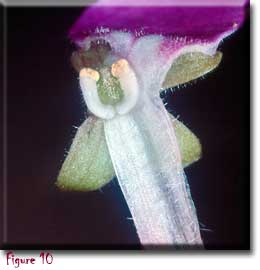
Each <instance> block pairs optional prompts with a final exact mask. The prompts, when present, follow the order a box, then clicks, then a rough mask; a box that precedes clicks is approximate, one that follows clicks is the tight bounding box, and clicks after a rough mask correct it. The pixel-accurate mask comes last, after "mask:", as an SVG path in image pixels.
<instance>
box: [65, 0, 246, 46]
mask: <svg viewBox="0 0 260 270" xmlns="http://www.w3.org/2000/svg"><path fill="white" fill-rule="evenodd" d="M130 3H131V4H130ZM191 3H192V5H193V6H191ZM199 3H201V6H198V4H199ZM235 4H236V5H235ZM245 4H246V0H236V1H235V0H227V1H224V0H214V1H206V0H200V1H198V0H197V1H196V0H195V1H191V0H184V1H181V0H177V1H176V0H175V1H170V0H152V1H146V0H141V1H140V0H138V1H136V0H135V1H122V0H114V1H113V0H112V1H111V0H110V1H108V0H103V1H99V2H98V3H97V4H95V5H93V6H91V7H88V8H86V9H85V11H84V12H83V13H82V15H81V16H80V17H79V19H78V20H77V21H76V23H75V24H74V25H73V26H72V28H71V29H70V31H69V36H70V38H71V39H72V40H73V41H74V42H76V43H77V42H79V41H81V40H83V39H84V38H85V37H87V36H89V35H94V34H97V33H100V32H101V33H102V32H111V31H122V30H123V31H127V32H131V33H134V34H135V36H139V35H150V34H162V35H164V36H173V37H174V36H178V37H185V38H192V39H195V38H196V39H199V40H203V41H205V42H213V41H216V40H219V39H223V38H224V37H225V36H227V35H229V34H230V33H232V32H233V31H234V30H236V29H237V28H238V27H239V26H240V25H241V23H242V22H243V19H244V11H245V8H244V6H245ZM180 5H182V6H180Z"/></svg>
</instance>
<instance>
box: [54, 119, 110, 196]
mask: <svg viewBox="0 0 260 270" xmlns="http://www.w3.org/2000/svg"><path fill="white" fill-rule="evenodd" d="M114 175H115V173H114V169H113V165H112V162H111V158H110V155H109V152H108V148H107V144H106V140H105V136H104V124H103V120H101V119H97V118H96V117H94V116H90V117H88V118H87V120H85V121H84V123H83V124H82V125H81V126H80V127H79V128H78V131H77V134H76V136H75V138H74V140H73V142H72V145H71V148H70V151H69V153H68V155H67V157H66V159H65V161H64V163H63V165H62V168H61V170H60V173H59V176H58V179H57V182H56V184H57V186H58V187H59V188H60V189H63V190H74V191H91V190H96V189H99V188H101V187H102V186H104V185H105V184H107V183H108V182H109V181H110V180H111V179H112V178H113V176H114Z"/></svg>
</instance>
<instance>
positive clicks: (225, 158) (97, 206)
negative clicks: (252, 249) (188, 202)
mask: <svg viewBox="0 0 260 270" xmlns="http://www.w3.org/2000/svg"><path fill="white" fill-rule="evenodd" d="M81 11H82V9H81V8H8V55H7V56H8V66H7V71H8V78H7V81H8V88H7V90H8V96H7V98H8V103H7V106H8V118H7V120H8V152H7V154H8V159H7V161H8V167H7V169H8V178H7V183H8V186H7V187H8V201H7V206H8V208H7V209H8V219H7V222H8V235H7V242H6V243H5V245H4V247H5V248H41V249H42V248H52V249H54V248H90V249H100V248H102V249H104V248H105V249H106V248H107V249H113V248H123V249H124V248H133V249H139V248H141V247H140V246H139V241H138V237H137V235H136V232H135V227H134V225H133V222H132V221H131V220H128V219H127V217H130V213H129V210H128V208H127V205H126V203H125V200H124V198H123V196H122V194H121V191H120V188H119V186H118V184H117V181H116V179H114V180H113V181H112V182H111V183H110V184H108V185H107V186H106V187H104V188H103V189H102V191H97V192H91V193H74V192H60V191H59V190H57V189H56V187H55V185H54V182H55V179H56V177H57V174H58V171H59V169H60V167H61V165H62V162H63V159H64V154H65V149H66V150H68V149H69V146H70V143H71V141H72V138H73V137H74V134H75V132H76V129H75V128H74V127H73V126H79V125H80V124H81V123H82V121H83V120H84V119H85V114H86V108H85V105H84V103H83V100H82V98H81V95H80V90H79V86H78V81H77V74H76V73H75V72H74V70H73V69H72V67H71V65H70V55H71V52H72V46H71V44H70V42H69V40H68V39H67V30H68V29H69V27H70V26H71V25H72V23H73V22H74V21H75V19H76V18H77V17H78V16H79V14H80V13H81ZM249 28H250V27H249V21H247V22H246V24H245V25H244V27H243V28H242V29H240V30H239V31H238V32H236V33H235V34H234V35H232V36H231V37H229V38H227V39H226V40H225V42H224V43H223V44H222V45H221V46H220V50H221V51H222V52H223V53H224V56H223V61H222V63H221V65H220V66H219V67H218V69H217V70H216V71H214V72H213V73H211V74H209V75H207V76H206V79H203V80H198V81H196V82H194V83H192V84H189V85H187V86H186V87H182V88H181V89H180V90H176V91H175V92H174V93H173V94H172V93H169V94H167V95H166V97H165V98H166V100H167V102H168V106H167V108H168V109H169V110H170V111H172V112H173V113H174V114H175V115H180V120H182V121H183V122H184V123H185V124H186V125H187V126H188V127H189V128H191V130H192V131H193V132H194V133H195V134H196V135H197V136H198V137H199V138H200V140H201V143H202V148H203V158H202V159H201V160H200V161H199V162H197V163H195V164H193V165H192V166H190V167H189V168H188V169H186V174H187V177H188V180H189V183H190V186H191V192H192V195H193V199H194V202H195V205H196V208H197V211H198V216H199V220H200V221H201V222H202V223H203V224H205V225H206V228H207V229H210V230H211V231H202V237H203V239H204V242H205V246H206V248H208V249H249V244H250V237H249V229H250V228H249V227H250V226H249V225H250V208H249V202H250V201H249V191H250V190H249V189H250V175H249V132H250V113H249V111H250V110H249V109H250V108H249V104H250V75H249V74H250V44H249V40H250V37H249V33H250V31H249Z"/></svg>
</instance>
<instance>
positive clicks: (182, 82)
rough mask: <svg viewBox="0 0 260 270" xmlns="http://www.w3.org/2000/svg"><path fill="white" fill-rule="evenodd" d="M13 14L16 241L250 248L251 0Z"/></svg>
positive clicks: (108, 2) (167, 0)
mask: <svg viewBox="0 0 260 270" xmlns="http://www.w3.org/2000/svg"><path fill="white" fill-rule="evenodd" d="M8 12H9V14H10V16H9V18H8V20H10V23H9V27H10V32H9V33H10V34H8V38H9V40H10V44H11V45H10V46H11V48H10V50H9V52H8V53H9V54H10V61H11V63H12V61H13V63H14V62H15V64H14V65H13V66H12V67H11V65H10V70H9V74H18V73H16V72H15V71H16V70H21V66H20V65H21V64H20V63H25V64H24V65H25V67H24V71H21V72H20V73H19V74H18V75H17V76H18V78H17V81H15V82H13V81H10V84H9V88H10V89H17V86H18V84H19V85H21V87H22V89H23V88H24V89H25V92H24V93H23V95H24V96H23V97H22V100H23V99H24V106H25V108H26V109H25V111H22V112H21V113H22V114H23V117H24V119H27V123H28V124H25V126H22V127H20V129H21V130H23V129H26V131H25V133H24V134H21V133H23V132H21V133H19V134H21V135H19V136H21V138H20V139H21V140H22V141H23V145H21V146H20V145H19V146H17V145H16V144H15V136H14V135H11V138H10V139H9V145H10V146H9V151H10V155H9V158H11V157H12V156H14V155H15V153H16V152H17V151H19V153H22V154H21V155H24V158H23V160H21V161H19V162H18V161H17V163H15V162H14V163H12V164H11V163H9V164H10V165H9V167H8V170H9V171H12V172H11V173H10V174H9V175H8V178H9V179H11V181H9V182H8V200H7V209H8V213H10V214H8V215H7V217H8V218H7V230H6V234H7V236H6V238H5V239H6V240H5V244H6V245H7V246H10V247H13V246H20V247H24V246H25V247H27V246H32V247H39V246H48V247H49V246H50V247H54V248H55V247H58V248H60V247H65V248H66V247H77V248H81V247H82V248H86V249H160V248H161V249H165V248H166V249H173V252H174V250H175V249H177V250H183V249H193V250H204V249H219V250H221V249H249V177H248V176H247V173H248V172H249V165H248V163H247V155H248V151H249V150H248V147H247V139H248V138H247V136H248V132H249V127H248V125H249V120H248V114H249V109H248V107H247V106H248V104H249V92H250V87H249V71H248V70H249V53H250V51H249V50H250V48H249V2H248V1H246V0H237V1H235V0H227V1H224V0H213V1H206V0H201V1H199V0H194V1H191V0H183V1H179V0H160V1H158V0H152V1H146V0H139V1H135V0H134V1H121V0H99V1H94V2H93V3H91V4H89V5H87V6H86V7H78V8H75V9H73V8H66V9H65V8H64V9H59V8H57V9H54V8H48V9H42V10H40V9H37V8H33V9H27V10H26V11H25V13H24V14H26V12H27V15H21V14H19V11H18V9H15V8H13V9H9V11H8ZM70 14H71V15H70ZM21 18H23V19H22V20H21ZM34 18H37V21H38V25H37V27H36V26H34V25H33V24H32V23H31V22H32V21H33V20H34ZM48 18H49V19H48ZM65 18H70V19H69V20H65ZM60 19H62V20H63V21H64V20H65V21H66V22H62V23H61V24H60V25H59V26H57V29H55V28H51V25H58V24H59V21H60ZM17 20H21V21H22V25H21V28H22V29H23V30H22V31H21V33H23V34H24V33H25V32H26V34H25V38H24V44H21V47H20V48H19V50H20V52H23V53H22V54H20V53H19V50H18V48H17V47H16V46H17V45H16V44H17V43H16V41H18V40H20V39H21V36H20V35H19V34H14V33H12V31H11V30H12V27H14V25H15V22H16V21H17ZM12 21H13V22H14V23H13V24H12ZM47 29H48V30H47ZM37 33H41V35H39V36H38V38H39V40H37V38H35V37H36V36H37ZM30 37H32V38H30ZM48 43H49V44H51V46H48ZM36 44H37V45H36ZM25 56H26V57H27V60H26V59H25ZM23 57H24V59H23V60H24V61H26V62H24V61H23V60H21V58H23ZM17 59H20V60H21V61H17ZM36 67H37V68H36ZM23 72H25V74H24V76H23V75H22V74H23ZM27 74H30V78H31V80H30V79H29V77H28V79H27V76H28V75H27ZM36 78H37V79H36ZM8 79H9V78H8ZM9 80H10V79H9ZM21 87H20V88H21ZM35 91H37V93H36V92H35ZM8 95H9V96H10V97H13V98H12V99H11V98H9V100H11V101H10V102H11V104H10V105H8V110H10V111H11V109H12V108H14V107H16V110H13V111H12V113H11V114H10V120H9V123H8V126H9V130H10V131H11V132H12V134H17V132H16V130H17V126H15V125H14V124H13V123H14V122H15V119H16V117H18V115H17V116H16V113H15V111H16V112H17V111H18V110H17V108H18V109H19V107H20V106H22V105H21V104H20V103H19V100H18V97H17V91H16V90H11V91H9V93H8ZM19 95H20V94H18V96H19ZM14 96H16V97H14ZM26 104H27V105H26ZM34 112H35V113H36V115H37V117H36V116H35V120H34ZM36 119H38V120H37V121H36ZM26 126H27V128H26ZM10 134H11V133H10ZM30 142H31V143H30ZM28 145H30V146H28ZM23 148H26V151H25V150H24V149H23ZM64 149H66V150H65V151H64ZM37 153H38V154H37ZM36 157H39V158H36ZM29 160H31V161H29ZM23 163H24V164H25V163H26V164H27V165H22V164H23ZM28 166H29V167H28ZM15 168H18V169H16V170H14V169H15ZM21 178H24V179H25V178H26V179H28V181H27V182H26V181H24V186H22V183H23V181H20V179H21ZM26 183H27V184H26ZM28 183H30V184H28ZM19 187H20V189H19ZM21 189H22V190H23V192H21V193H19V190H21ZM14 196H15V197H16V198H18V200H19V198H20V201H21V209H22V210H23V211H21V213H17V214H15V211H14V210H11V209H14V207H15V201H17V199H16V200H12V198H14ZM39 209H44V210H42V215H39V213H38V211H39ZM16 212H17V211H16ZM18 220H19V224H20V227H19V229H15V226H14V224H17V222H18ZM24 220H26V221H24ZM36 228H37V229H38V230H41V232H42V233H43V235H44V237H43V238H40V239H39V238H38V237H37V229H36ZM21 235H22V236H21Z"/></svg>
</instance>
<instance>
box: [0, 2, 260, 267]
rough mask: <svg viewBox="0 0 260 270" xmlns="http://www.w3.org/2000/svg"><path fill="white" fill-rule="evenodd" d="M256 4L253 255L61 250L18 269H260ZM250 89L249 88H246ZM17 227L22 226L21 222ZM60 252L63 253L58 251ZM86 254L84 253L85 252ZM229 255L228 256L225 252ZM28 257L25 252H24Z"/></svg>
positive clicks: (258, 8)
mask: <svg viewBox="0 0 260 270" xmlns="http://www.w3.org/2000/svg"><path fill="white" fill-rule="evenodd" d="M251 3H252V6H251V9H252V17H251V19H252V20H251V24H252V25H253V27H252V33H251V34H252V47H251V48H252V49H253V50H252V55H253V57H252V62H253V63H252V66H251V69H252V75H251V76H252V82H251V83H252V86H251V88H252V89H251V95H252V99H251V102H252V103H251V108H252V111H251V113H252V116H251V117H252V118H251V126H252V128H251V132H252V136H251V139H252V141H251V143H252V155H251V162H252V179H251V184H252V188H251V192H252V194H251V196H252V197H253V199H252V200H251V202H252V205H251V209H252V211H251V221H252V226H251V229H252V231H251V234H252V248H253V252H252V253H251V254H250V253H248V254H245V253H241V254H239V253H230V252H228V251H227V252H226V253H225V252H222V253H221V254H215V252H207V251H206V252H205V254H204V253H200V254H192V253H191V254H189V253H187V254H186V255H185V254H181V255H178V254H173V253H168V254H162V255H158V254H153V253H150V254H149V255H148V254H143V253H142V252H138V253H137V252H135V253H133V254H136V255H135V256H132V255H131V253H124V252H120V253H117V255H115V254H116V252H114V253H113V255H112V254H111V255H110V254H107V255H94V254H91V253H88V254H85V255H76V254H77V252H76V251H75V252H73V253H72V252H63V255H59V254H60V252H55V251H54V252H53V254H54V258H55V261H54V264H53V265H48V266H46V267H40V266H39V265H37V266H33V267H24V266H22V267H20V268H15V269H45V270H52V269H59V270H63V269H64V270H66V269H77V270H81V269H84V270H88V269H91V270H92V269H102V270H103V269H106V270H107V269H113V270H116V269H120V270H122V269H131V270H137V269H138V270H139V269H147V270H153V269H156V270H158V269H162V270H164V269H177V270H180V269H181V270H185V269H189V270H196V269H199V270H203V269H206V270H209V269H210V270H214V269H217V270H220V269H235V270H239V269H243V270H244V269H250V270H251V269H259V265H260V256H259V255H260V254H259V242H260V239H259V235H260V234H259V232H258V231H259V228H260V222H259V217H260V215H259V205H260V194H259V186H260V183H259V181H260V166H259V165H258V163H259V160H260V157H259V153H260V139H259V138H260V121H259V119H258V117H259V116H260V106H259V104H260V75H259V70H260V67H259V63H260V61H259V60H260V59H259V57H260V53H259V50H258V49H259V48H260V31H259V29H260V3H259V1H257V0H252V1H251ZM245 91H248V89H245ZM257 165H258V166H257ZM17 226H19V225H18V224H17ZM58 253H59V254H58ZM28 254H30V253H29V252H26V256H29V255H28ZM32 254H35V252H33V253H32ZM73 254H75V255H73ZM81 254H83V252H81ZM224 254H225V255H224ZM24 256H25V255H24ZM6 269H7V270H8V269H14V268H13V267H12V268H11V267H6V264H5V257H4V252H3V251H1V253H0V270H6Z"/></svg>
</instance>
